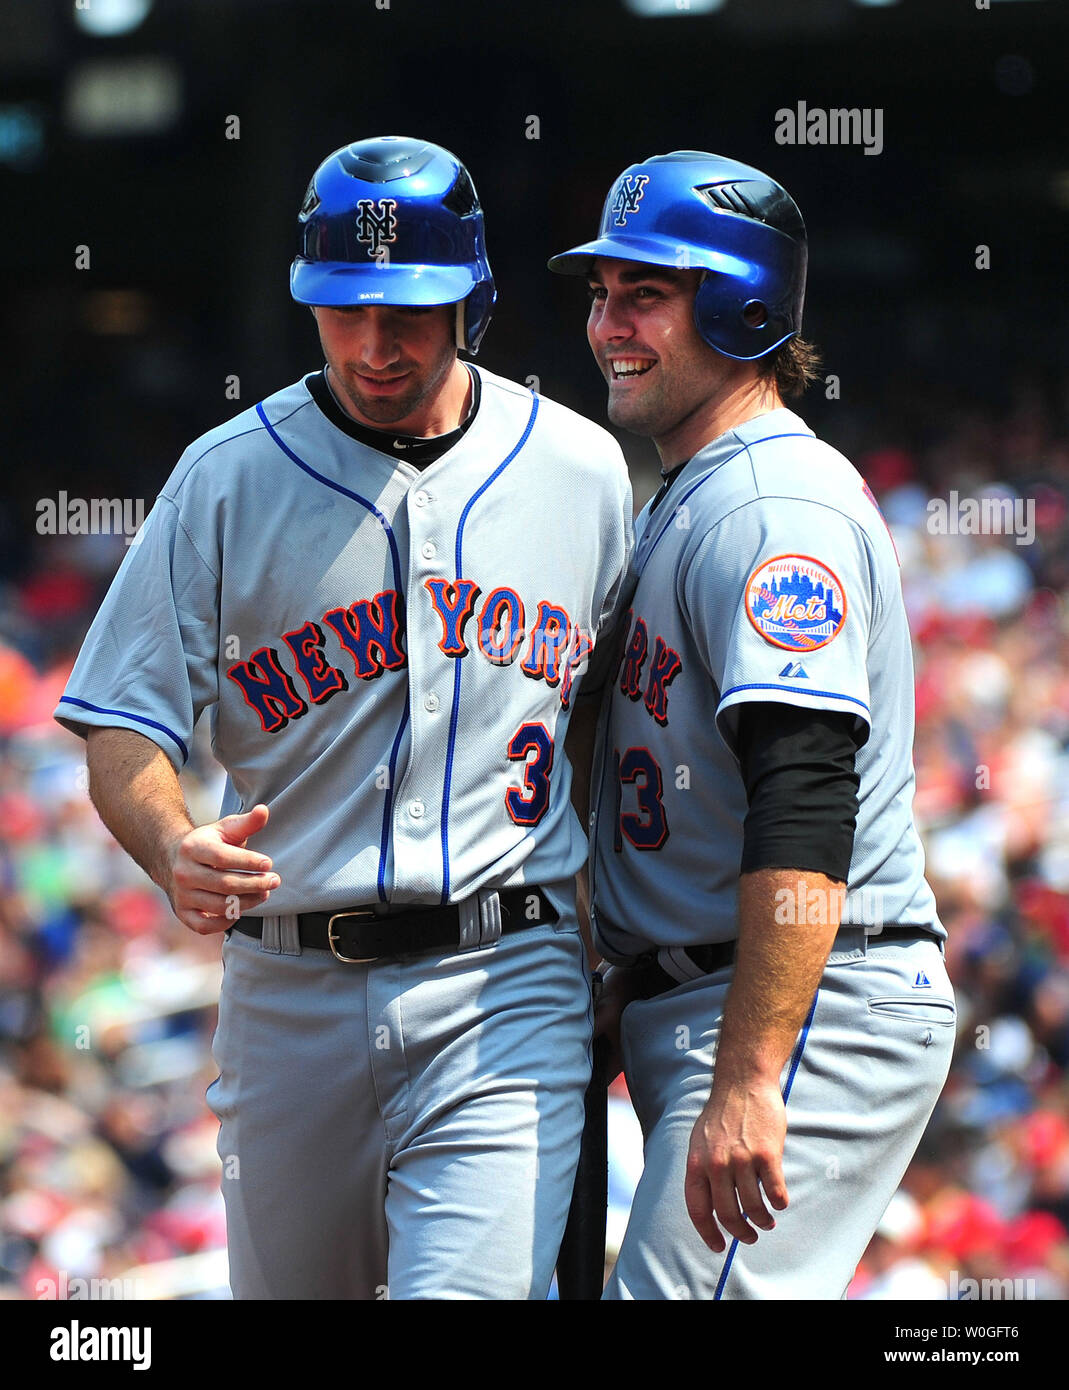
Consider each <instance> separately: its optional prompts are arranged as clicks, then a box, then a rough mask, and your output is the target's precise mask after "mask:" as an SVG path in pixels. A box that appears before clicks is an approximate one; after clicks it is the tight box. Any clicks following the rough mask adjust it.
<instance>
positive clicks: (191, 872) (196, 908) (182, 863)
mask: <svg viewBox="0 0 1069 1390" xmlns="http://www.w3.org/2000/svg"><path fill="white" fill-rule="evenodd" d="M267 816H268V810H267V807H266V806H263V805H260V806H254V807H253V808H252V810H251V811H243V812H242V813H241V814H240V815H234V816H224V817H223V818H222V820H217V821H213V822H212V823H211V824H210V825H199V826H197V827H196V828H195V829H194V830H191V831H189V833H188V834H187V835H184V836H182V837H181V838H180V839H178V840H176V841H175V843H174V845H173V846H172V847H171V851H170V856H169V858H170V874H169V876H168V881H167V882H166V883H164V885H163V887H164V889H165V891H166V893H167V896H168V897H169V898H170V900H171V907H172V908H173V909H174V914H175V916H176V917H177V918H178V920H179V921H180V922H183V923H184V924H185V925H186V926H187V927H189V928H190V929H191V930H192V931H195V932H199V933H201V935H209V934H210V933H212V932H221V931H226V929H227V927H232V926H233V925H234V923H235V922H236V921H237V919H238V917H240V916H241V915H242V913H244V912H248V911H250V909H252V908H254V907H259V906H260V904H261V903H263V902H266V900H267V898H268V896H269V895H270V893H271V890H272V889H273V888H277V887H278V886H279V884H280V883H281V882H282V880H281V879H280V878H279V876H278V874H276V873H272V872H271V860H270V859H268V858H267V857H266V855H263V854H259V853H257V852H256V851H255V850H251V849H246V844H247V842H248V840H249V839H250V837H251V836H253V835H255V834H256V832H257V831H258V830H262V829H263V828H264V826H265V825H266V824H267Z"/></svg>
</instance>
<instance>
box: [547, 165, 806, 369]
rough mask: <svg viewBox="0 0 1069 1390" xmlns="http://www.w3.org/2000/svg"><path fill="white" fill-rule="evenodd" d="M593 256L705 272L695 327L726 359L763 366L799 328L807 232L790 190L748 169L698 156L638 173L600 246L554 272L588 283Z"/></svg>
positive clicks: (617, 200)
mask: <svg viewBox="0 0 1069 1390" xmlns="http://www.w3.org/2000/svg"><path fill="white" fill-rule="evenodd" d="M595 256H609V257H613V258H615V259H618V260H624V261H640V262H642V263H644V264H646V265H660V266H674V267H676V268H677V269H697V270H703V271H705V274H704V276H703V277H702V281H701V284H700V285H699V286H698V290H697V293H696V294H695V297H694V322H695V324H696V325H697V329H698V332H699V333H700V334H701V336H702V337H703V338H704V339H705V341H706V342H707V343H708V344H709V346H710V347H713V348H716V350H717V352H722V353H724V355H725V356H727V357H734V358H737V359H738V360H740V361H743V362H750V361H753V360H754V359H755V358H757V357H764V355H765V354H766V353H768V352H772V351H773V349H774V348H777V347H779V346H780V344H781V343H785V342H786V341H787V339H788V338H791V337H793V336H794V334H796V333H797V332H798V331H799V330H800V328H801V326H802V302H803V300H804V298H805V272H806V257H807V247H806V234H805V223H804V222H803V221H802V214H801V213H800V212H799V211H798V208H797V206H796V204H795V202H794V199H793V198H792V197H791V196H790V194H789V193H788V192H787V190H786V189H784V188H781V187H780V185H779V184H778V183H776V182H775V180H774V179H770V178H769V176H768V175H767V174H762V173H761V171H760V170H759V169H753V168H751V167H750V166H749V165H748V164H739V163H737V162H736V161H735V160H733V159H724V158H722V157H721V156H720V155H717V154H706V153H704V152H703V151H701V150H676V151H674V152H673V153H672V154H661V155H655V156H654V157H653V158H652V159H647V160H646V161H645V162H644V163H642V164H632V165H631V166H630V168H628V169H625V170H624V172H623V173H622V174H621V175H620V177H619V178H618V179H617V180H616V182H615V183H614V184H613V186H612V188H611V190H610V192H609V196H608V197H607V198H606V200H605V207H604V209H603V210H602V214H601V226H600V228H599V229H598V235H597V239H596V240H595V241H588V242H586V243H585V244H584V245H582V246H576V247H574V248H573V249H572V250H571V251H565V252H563V253H562V254H561V255H559V256H554V257H553V259H552V260H551V261H550V262H549V268H550V270H555V271H558V272H559V273H560V274H562V275H586V274H588V273H589V271H590V267H591V264H592V263H593V260H594V257H595Z"/></svg>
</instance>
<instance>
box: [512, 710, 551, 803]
mask: <svg viewBox="0 0 1069 1390" xmlns="http://www.w3.org/2000/svg"><path fill="white" fill-rule="evenodd" d="M532 752H533V753H534V754H535V757H534V758H533V759H532V760H531V761H530V762H527V759H528V757H529V756H530V754H531V753H532ZM508 759H509V762H526V763H527V766H526V767H525V768H524V770H523V785H524V786H525V787H526V788H527V795H526V796H525V795H524V793H523V792H521V791H520V790H519V788H518V787H510V788H509V789H508V791H507V792H506V793H505V806H506V808H507V810H508V813H509V815H510V816H511V817H512V819H513V821H514V822H515V823H516V825H537V824H538V822H539V821H540V820H541V819H542V817H543V816H544V815H545V814H546V811H547V810H548V809H549V790H550V788H549V774H550V772H552V770H553V735H552V734H551V733H550V732H549V730H548V729H547V728H546V726H545V725H544V724H542V723H536V724H521V725H520V727H519V728H518V729H517V730H516V732H515V733H514V734H513V735H512V738H511V739H510V740H509V746H508Z"/></svg>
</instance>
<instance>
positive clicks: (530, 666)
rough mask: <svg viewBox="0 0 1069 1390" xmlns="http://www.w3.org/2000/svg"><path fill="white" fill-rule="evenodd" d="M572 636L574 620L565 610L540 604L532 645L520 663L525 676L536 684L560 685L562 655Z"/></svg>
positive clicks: (553, 605)
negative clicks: (536, 681) (543, 682)
mask: <svg viewBox="0 0 1069 1390" xmlns="http://www.w3.org/2000/svg"><path fill="white" fill-rule="evenodd" d="M571 632H572V620H571V619H570V618H569V617H568V614H567V613H566V612H565V611H564V609H563V608H560V607H558V606H557V604H555V603H546V602H545V601H542V602H540V603H539V605H538V619H537V621H536V623H535V629H534V632H532V633H531V645H530V647H529V648H528V650H527V655H526V656H525V657H524V659H523V661H522V662H521V663H520V670H521V671H522V672H523V674H524V675H525V676H530V677H531V679H532V680H544V681H545V683H546V684H547V685H556V684H557V683H558V682H559V681H560V675H561V655H562V653H563V652H567V650H568V645H569V642H570V640H571Z"/></svg>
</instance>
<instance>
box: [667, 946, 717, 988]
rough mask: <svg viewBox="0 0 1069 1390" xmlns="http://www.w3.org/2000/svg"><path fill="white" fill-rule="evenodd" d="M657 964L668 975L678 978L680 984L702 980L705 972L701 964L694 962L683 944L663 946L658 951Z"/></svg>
mask: <svg viewBox="0 0 1069 1390" xmlns="http://www.w3.org/2000/svg"><path fill="white" fill-rule="evenodd" d="M657 964H658V965H659V966H660V967H661V969H662V970H663V971H664V973H665V974H666V975H670V976H671V977H672V979H673V980H678V981H679V983H680V984H685V983H686V982H687V980H700V979H701V978H702V976H703V975H704V974H705V971H704V970H703V969H702V968H701V966H699V965H695V964H694V962H693V961H692V960H691V958H690V956H688V955H687V953H686V950H685V949H684V948H683V947H682V946H662V947H661V949H660V950H659V951H658V952H657Z"/></svg>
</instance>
